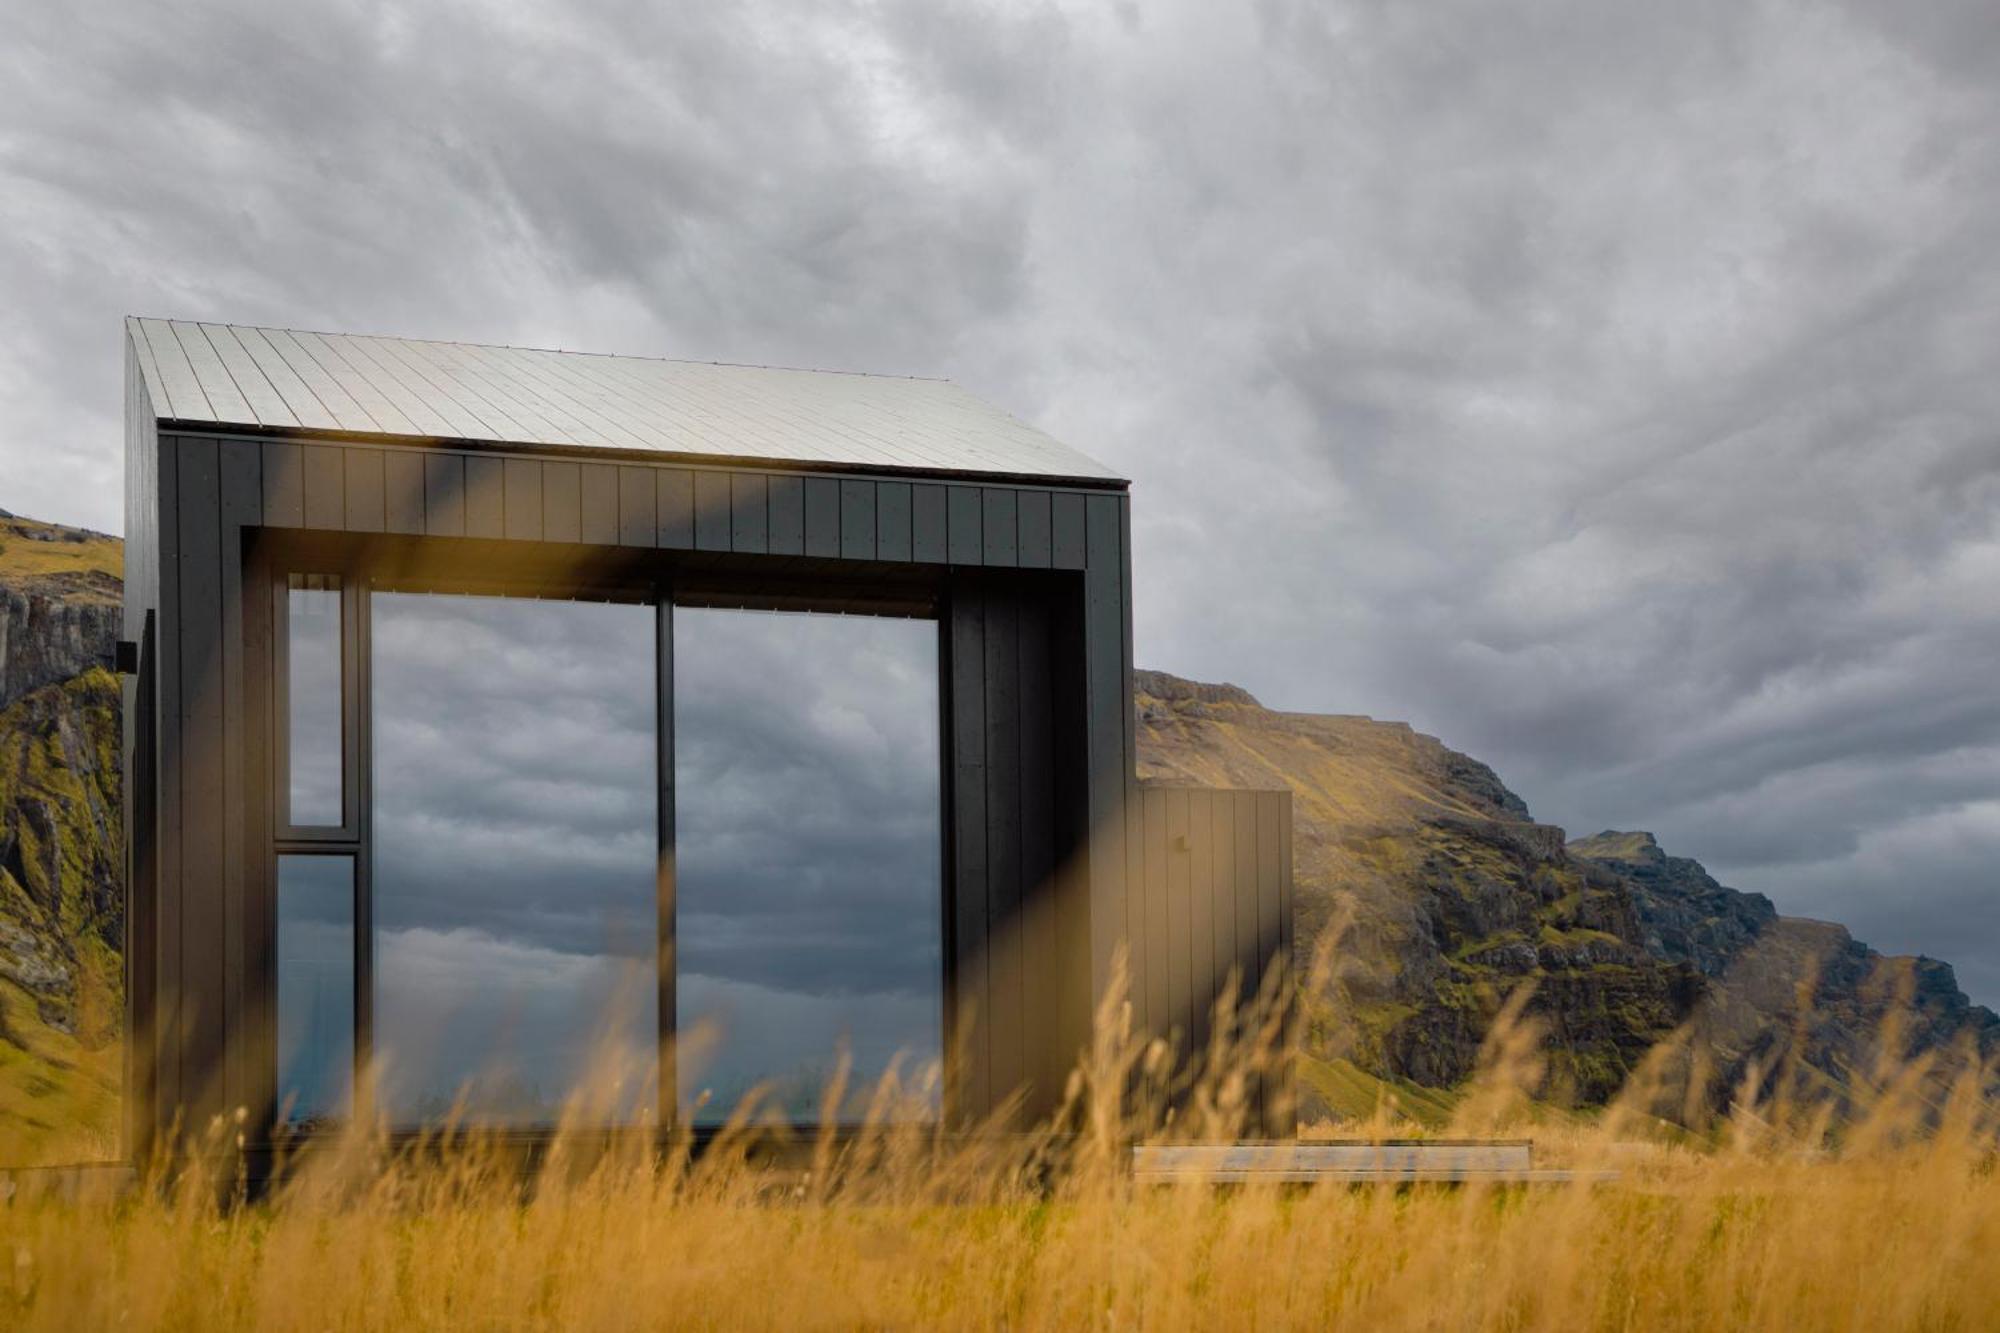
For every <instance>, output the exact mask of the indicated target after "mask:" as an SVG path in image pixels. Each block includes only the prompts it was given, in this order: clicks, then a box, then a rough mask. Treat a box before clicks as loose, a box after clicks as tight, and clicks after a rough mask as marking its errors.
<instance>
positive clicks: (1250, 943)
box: [1229, 791, 1264, 1000]
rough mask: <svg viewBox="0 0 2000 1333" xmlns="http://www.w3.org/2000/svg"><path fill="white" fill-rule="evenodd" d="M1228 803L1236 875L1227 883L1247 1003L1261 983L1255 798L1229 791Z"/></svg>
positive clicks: (1249, 793) (1262, 960)
mask: <svg viewBox="0 0 2000 1333" xmlns="http://www.w3.org/2000/svg"><path fill="white" fill-rule="evenodd" d="M1229 803H1230V805H1231V806H1232V807H1233V810H1234V815H1235V820H1234V822H1235V826H1236V827H1235V833H1234V837H1235V840H1236V874H1235V876H1234V878H1233V879H1232V880H1231V882H1230V897H1231V899H1232V900H1233V902H1234V904H1235V907H1236V957H1237V960H1238V961H1239V962H1240V963H1241V965H1242V967H1243V994H1244V997H1245V999H1246V1000H1249V999H1254V998H1255V997H1256V995H1257V988H1258V987H1259V986H1262V985H1263V984H1264V958H1263V953H1262V951H1261V950H1259V949H1258V947H1257V931H1258V923H1257V796H1256V793H1254V792H1247V791H1237V792H1231V793H1230V794H1229Z"/></svg>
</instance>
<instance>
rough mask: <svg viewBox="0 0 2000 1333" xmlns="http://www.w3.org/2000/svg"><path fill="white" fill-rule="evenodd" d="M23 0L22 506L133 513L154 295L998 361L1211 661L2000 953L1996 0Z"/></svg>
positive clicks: (2, 173) (17, 303) (1282, 694)
mask: <svg viewBox="0 0 2000 1333" xmlns="http://www.w3.org/2000/svg"><path fill="white" fill-rule="evenodd" d="M17 8H18V9H19V10H20V12H19V13H17V14H13V15H10V19H11V25H12V26H11V32H10V39H11V40H10V43H9V45H8V47H7V48H6V49H5V50H4V51H0V78H4V79H5V83H6V86H7V87H8V88H9V90H10V109H9V111H8V113H7V121H6V122H5V125H4V127H3V128H0V236H4V237H5V238H6V239H5V240H4V241H0V292H4V293H5V295H6V296H7V298H8V300H7V308H8V310H9V311H10V312H12V316H11V318H9V319H7V320H5V321H4V322H0V352H4V356H0V404H3V405H4V406H5V409H6V413H5V417H4V422H5V424H4V425H0V486H4V490H5V492H6V495H5V497H4V503H5V504H6V505H7V506H8V507H9V508H14V509H20V510H25V511H27V512H33V513H40V514H46V515H47V516H49V517H53V518H58V519H66V520H70V521H81V522H86V523H91V524H94V525H96V526H112V527H115V526H117V525H118V523H119V509H118V505H117V501H116V495H117V481H118V476H119V471H118V467H119V463H118V439H117V431H118V396H117V376H118V373H119V372H118V363H117V359H116V355H115V346H116V344H115V339H116V336H117V334H116V316H117V315H119V314H122V313H125V312H126V311H128V310H139V311H146V312H159V313H171V314H180V315H190V316H195V317H203V318H206V317H218V318H237V319H248V320H257V321H270V322H277V323H290V324H301V325H307V326H317V327H333V328H343V329H356V330H394V331H398V332H409V333H414V334H419V335H432V336H448V337H462V338H468V339H474V340H495V341H512V342H532V343H536V344H541V345H558V346H575V347H590V348H595V349H606V350H612V349H615V350H629V351H638V352H648V351H652V352H663V353H669V354H684V355H694V356H702V357H725V358H737V359H746V360H764V361H786V362H795V363H807V364H817V365H828V366H846V367H860V368H870V369H880V370H891V371H909V372H923V373H939V374H948V375H951V376H953V377H955V378H957V379H959V380H961V381H962V382H963V383H965V384H967V385H968V387H971V388H972V389H974V390H975V391H978V392H981V393H983V394H985V395H987V396H989V397H991V398H993V399H994V400H996V401H998V402H1000V403H1002V404H1003V405H1005V406H1007V407H1008V408H1010V409H1011V410H1013V411H1015V412H1017V413H1018V414H1020V415H1022V416H1024V417H1026V418H1029V419H1032V420H1034V421H1036V422H1037V423H1038V424H1041V425H1043V426H1045V427H1047V428H1048V429H1050V430H1051V431H1052V432H1053V433H1055V434H1057V435H1059V436H1061V437H1063V438H1065V439H1068V440H1070V441H1072V442H1073V443H1075V444H1077V445H1079V446H1081V447H1083V448H1084V449H1086V450H1087V451H1090V452H1093V453H1095V454H1097V455H1099V456H1100V457H1103V458H1104V459H1105V460H1106V461H1108V462H1110V463H1112V464H1114V465H1115V466H1118V467H1119V468H1121V469H1123V470H1124V471H1125V472H1126V473H1127V474H1128V475H1130V476H1132V477H1133V478H1134V480H1135V483H1136V488H1135V495H1134V503H1135V514H1136V532H1135V536H1134V555H1135V571H1136V575H1137V579H1138V598H1139V602H1138V610H1137V634H1138V641H1139V650H1140V655H1141V657H1142V658H1143V659H1144V660H1146V661H1148V662H1149V663H1154V664H1158V665H1161V666H1166V667H1170V668H1173V669H1175V670H1180V671H1184V672H1187V673H1189V674H1196V675H1203V676H1208V677H1226V678H1232V679H1236V680H1238V681H1240V682H1241V683H1243V684H1245V685H1248V686H1250V687H1251V688H1253V689H1255V690H1257V691H1258V692H1259V693H1260V694H1262V695H1264V696H1265V697H1266V698H1267V699H1268V700H1269V701H1271V702H1273V703H1277V704H1282V705H1285V706H1290V707H1300V708H1314V709H1332V710H1341V711H1365V712H1369V713H1373V714H1376V715H1380V716H1390V717H1404V718H1408V719H1410V720H1412V721H1413V722H1415V723H1417V724H1418V725H1419V726H1421V727H1423V728H1425V729H1426V730H1431V731H1435V732H1437V733H1439V734H1441V735H1443V736H1444V737H1445V738H1446V739H1447V740H1449V741H1450V742H1451V743H1453V744H1455V745H1458V746H1460V747H1461V748H1465V749H1468V750H1470V751H1472V752H1474V753H1476V754H1478V755H1480V756H1481V757H1482V758H1485V759H1487V760H1489V761H1491V762H1493V763H1495V764H1496V765H1497V766H1498V767H1499V768H1500V769H1501V771H1502V772H1503V774H1505V775H1506V776H1507V777H1508V778H1509V779H1510V780H1511V781H1512V782H1513V783H1514V785H1516V786H1517V787H1518V788H1520V789H1521V790H1522V792H1523V793H1524V794H1525V795H1526V796H1527V797H1528V798H1529V800H1530V801H1531V803H1532V804H1533V805H1534V807H1535V808H1536V810H1537V812H1538V813H1539V814H1541V815H1542V816H1543V817H1545V818H1549V819H1552V820H1557V821H1560V822H1564V823H1567V824H1569V825H1571V826H1572V827H1575V828H1579V829H1584V830H1593V829H1595V828H1597V827H1600V826H1604V825H1618V826H1628V827H1629V826H1646V827H1652V828H1653V829H1654V830H1655V831H1657V832H1658V833H1660V834H1661V836H1662V837H1663V838H1664V839H1666V840H1667V841H1668V843H1669V845H1670V847H1671V848H1672V849H1673V850H1675V851H1677V852H1681V853H1685V854H1689V855H1694V856H1697V857H1703V858H1705V859H1707V860H1709V861H1710V862H1711V864H1712V866H1713V868H1714V869H1715V870H1716V871H1717V872H1718V873H1719V874H1721V875H1722V876H1723V877H1724V878H1725V879H1727V880H1729V881H1730V882H1733V883H1737V884H1739V885H1740V886H1741V887H1745V888H1752V889H1763V890H1766V891H1769V892H1770V893H1772V895H1773V896H1774V897H1775V898H1776V899H1777V900H1778V902H1779V904H1780V906H1781V907H1782V908H1784V909H1785V910H1789V911H1796V912H1807V913H1815V914H1820V915H1827V916H1838V917H1842V918H1843V919H1846V920H1848V921H1850V922H1851V923H1852V924H1853V925H1854V926H1855V927H1856V928H1857V931H1858V932H1859V933H1861V934H1862V935H1863V936H1864V937H1871V938H1874V939H1876V941H1877V942H1878V943H1882V944H1885V945H1890V946H1893V947H1898V948H1916V949H1923V950H1926V951H1928V952H1931V953H1933V954H1937V955H1941V956H1944V957H1946V958H1949V959H1951V960H1953V961H1955V962H1957V963H1959V964H1960V965H1961V968H1962V970H1963V971H1964V974H1965V976H1966V978H1967V979H1968V981H1969V982H1972V983H1973V985H1974V988H1975V990H1977V991H1978V993H1979V994H1980V995H1981V997H1982V998H1985V999H1987V1000H1989V1001H1991V1000H2000V976H1996V969H2000V962H1996V960H2000V911H1995V910H1993V906H1994V901H1995V889H1996V887H2000V886H1996V885H1995V884H1994V882H1993V873H1992V870H1991V867H1992V865H1993V864H1994V862H1993V860H1992V858H1991V857H1990V856H1987V855H1986V849H1987V848H1988V846H1989V845H1988V844H1987V843H1986V842H1984V841H1982V840H1981V839H1982V837H1983V834H1977V833H1976V830H1979V829H1982V828H1983V827H1984V823H1983V821H1984V820H1985V818H1986V816H1985V814H1984V813H1983V811H1984V810H1985V806H1984V804H1983V802H1985V801H1987V800H1990V796H1991V792H1992V790H1993V786H1992V779H1993V777H1994V776H1995V774H1996V771H2000V718H1996V712H1995V704H1994V699H1995V692H1994V690H1993V688H1992V685H1991V683H1990V680H1989V679H1988V677H1989V676H1990V675H1991V672H1990V669H1989V668H1988V666H1987V664H1989V663H1991V662H1992V661H1994V660H1996V657H1995V650H1996V649H2000V616H1996V613H1995V610H1994V603H1993V598H1992V589H1993V587H1994V586H1995V580H1996V576H2000V523H1996V514H2000V377H1996V376H1994V375H1993V374H1992V370H1991V366H1990V362H1991V359H1992V349H1993V348H1994V347H1995V346H2000V254H1997V253H1996V251H1995V250H1994V247H1993V246H1992V243H1991V237H1992V235H1993V234H1994V233H1995V232H1996V230H2000V136H1996V135H1995V134H1994V132H1993V129H1992V127H1993V125H1995V124H1996V123H2000V80H1996V79H1995V78H1994V77H1993V73H1994V55H1995V52H1996V51H2000V20H1996V19H1995V17H1994V15H1993V13H1992V11H1991V7H1990V6H1987V5H1980V4H1976V3H1970V2H1968V3H1955V4H1943V5H1937V6H1926V7H1924V9H1923V11H1922V13H1916V12H1913V11H1911V10H1909V9H1908V8H1907V7H1902V6H1891V5H1886V4H1867V3H1849V4H1818V3H1789V2H1783V0H1781V2H1780V3H1774V4H1770V5H1762V6H1739V5H1724V4H1720V3H1703V4H1697V5H1695V6H1693V7H1689V6H1685V5H1684V6H1677V7H1671V8H1657V7H1656V8H1654V9H1651V10H1646V9H1636V8H1632V7H1613V8H1607V7H1604V6H1599V5H1593V4H1589V3H1585V2H1584V0H1570V2H1559V0H1549V2H1547V3H1529V4H1521V5H1511V6H1508V7H1506V8H1505V9H1504V10H1500V9H1494V8H1493V7H1491V6H1486V5H1480V4H1472V3H1446V4H1441V5H1426V6H1417V7H1412V6H1379V5H1372V4H1366V3H1358V2H1357V3H1347V4H1334V5H1304V4H1292V3H1286V2H1285V0H1265V2H1264V3H1261V4H1259V5H1257V6H1255V7H1228V6H1203V5H1194V4H1161V5H1146V6H1126V7H1122V8H1113V9H1110V10H1100V9H1094V8H1085V7H1081V6H1077V7H1073V8H1071V7H1063V6H1054V5H1051V6H1029V7H1022V8H1016V9H1006V10H1003V9H1001V8H999V7H992V8H988V7H984V6H978V5H970V6H958V7H953V8H951V9H949V10H945V9H940V8H939V7H937V6H931V5H919V4H915V3H908V4H901V3H888V4H878V5H863V4H858V3H857V4H850V5H834V6H818V7H811V8H807V7H798V8H796V9H792V8H788V7H784V6H780V5H777V4H771V3H753V4H751V5H748V6H731V7H727V8H723V9H707V10H696V11H692V12H684V11H683V10H681V9H674V10H664V9H658V8H656V7H648V6H643V5H638V4H626V5H619V6H612V7H594V8H591V9H585V8H584V7H581V6H579V7H576V8H575V9H574V10H566V9H565V8H563V7H561V6H558V5H555V4H553V3H549V4H525V5H519V6H511V7H503V6H498V5H492V6H487V5H480V4H472V3H467V4H458V5H447V6H428V7H423V8H421V9H419V8H416V7H410V8H408V9H405V8H403V7H400V6H397V5H394V4H390V3H374V4H357V5H353V6H348V7H344V8H334V7H321V8H319V9H316V10H314V11H312V12H310V13H303V12H302V13H298V14H293V13H290V12H287V13H286V14H284V15H283V16H282V18H279V17H276V16H272V15H269V14H268V13H267V9H266V8H265V7H256V6H251V5H248V4H236V5H232V4H224V3H208V4H196V5H187V6H176V7H158V6H139V5H131V6H126V7H120V9H119V11H118V12H116V13H112V12H110V11H106V10H103V9H102V8H99V9H96V10H93V11H91V16H90V17H89V18H86V19H78V18H75V17H73V7H63V6H58V5H56V4H54V3H50V2H49V0H31V2H30V3H29V4H27V5H26V6H24V7H17ZM1968 849H1970V850H1968Z"/></svg>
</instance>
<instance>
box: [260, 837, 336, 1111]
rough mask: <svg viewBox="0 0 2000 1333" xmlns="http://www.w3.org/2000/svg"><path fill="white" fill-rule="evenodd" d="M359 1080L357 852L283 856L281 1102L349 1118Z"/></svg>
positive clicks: (280, 1105)
mask: <svg viewBox="0 0 2000 1333" xmlns="http://www.w3.org/2000/svg"><path fill="white" fill-rule="evenodd" d="M353 1082H354V858H353V857H351V856H281V857H279V858H278V1108H279V1113H280V1115H281V1116H282V1117H283V1118H284V1120H285V1121H286V1122H287V1123H289V1124H293V1125H301V1126H310V1125H316V1124H322V1123H324V1122H327V1121H330V1120H339V1119H342V1118H344V1117H345V1116H346V1115H347V1114H348V1112H349V1109H350V1107H351V1106H352V1102H353Z"/></svg>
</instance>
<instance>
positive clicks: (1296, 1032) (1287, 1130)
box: [1269, 793, 1305, 1137]
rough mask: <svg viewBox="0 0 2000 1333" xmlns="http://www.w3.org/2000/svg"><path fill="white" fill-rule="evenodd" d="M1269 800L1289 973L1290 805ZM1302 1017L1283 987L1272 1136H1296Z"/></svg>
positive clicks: (1282, 947) (1285, 799)
mask: <svg viewBox="0 0 2000 1333" xmlns="http://www.w3.org/2000/svg"><path fill="white" fill-rule="evenodd" d="M1271 799H1272V800H1273V802H1274V804H1276V806H1277V810H1278V889H1279V894H1278V956H1279V957H1280V958H1282V959H1284V960H1285V966H1286V968H1287V969H1288V971H1289V970H1290V969H1295V968H1296V967H1297V966H1298V961H1297V958H1298V955H1297V953H1296V949H1297V940H1296V938H1295V937H1294V935H1293V929H1294V920H1293V912H1294V903H1293V897H1292V802H1291V799H1290V794H1289V793H1286V794H1283V795H1280V796H1278V797H1274V798H1271ZM1304 1018H1305V1015H1304V1013H1303V1012H1302V1011H1301V1008H1300V1004H1299V993H1298V991H1297V990H1296V988H1294V987H1291V986H1287V987H1286V990H1285V1036H1284V1063H1283V1064H1282V1065H1281V1066H1280V1067H1279V1069H1278V1070H1277V1071H1276V1073H1275V1076H1274V1082H1275V1083H1276V1084H1277V1098H1276V1105H1275V1106H1272V1107H1271V1108H1270V1111H1269V1115H1270V1118H1271V1120H1272V1125H1271V1133H1272V1134H1273V1135H1275V1136H1283V1137H1290V1136H1291V1135H1293V1134H1296V1133H1298V1052H1299V1045H1300V1040H1301V1038H1302V1035H1303V1034H1302V1033H1301V1031H1300V1026H1301V1024H1302V1023H1303V1022H1304Z"/></svg>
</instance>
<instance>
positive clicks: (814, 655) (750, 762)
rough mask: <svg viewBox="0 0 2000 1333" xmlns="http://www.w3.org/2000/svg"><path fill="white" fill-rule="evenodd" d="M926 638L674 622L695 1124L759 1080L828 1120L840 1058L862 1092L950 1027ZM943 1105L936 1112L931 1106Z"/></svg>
mask: <svg viewBox="0 0 2000 1333" xmlns="http://www.w3.org/2000/svg"><path fill="white" fill-rule="evenodd" d="M937 636H938V631H937V625H936V624H935V622H931V621H921V620H899V619H887V618H881V617H872V616H836V615H818V614H798V613H777V612H754V611H737V610H710V609H687V608H681V609H677V610H676V612H675V614H674V755H675V776H674V793H675V808H676V815H675V843H676V849H677V860H676V865H677V874H676V881H677V885H678V888H677V911H676V916H677V921H676V927H675V934H676V947H677V952H678V957H679V968H678V973H679V975H678V977H677V979H676V980H677V1013H678V1023H679V1026H680V1029H681V1031H682V1033H683V1034H684V1035H685V1034H688V1033H690V1032H691V1031H693V1030H695V1029H696V1028H698V1027H700V1026H702V1025H704V1024H705V1025H707V1026H708V1027H709V1028H710V1029H711V1030H712V1035H713V1036H714V1038H715V1041H714V1042H713V1043H712V1044H709V1043H697V1044H693V1045H689V1046H685V1047H684V1048H683V1050H682V1053H681V1057H680V1061H679V1064H680V1068H679V1071H678V1077H679V1080H680V1082H679V1092H680V1098H681V1101H682V1102H683V1103H684V1104H688V1103H693V1102H696V1101H698V1100H699V1098H700V1094H702V1093H703V1092H706V1093H707V1094H708V1098H707V1100H706V1102H705V1103H702V1104H701V1105H699V1106H698V1107H697V1108H696V1109H695V1112H694V1114H695V1118H696V1121H697V1123H703V1122H706V1123H713V1122H715V1121H718V1120H720V1119H722V1118H723V1117H725V1116H726V1115H727V1114H728V1113H729V1111H730V1110H732V1109H733V1108H734V1107H735V1105H736V1104H737V1102H738V1101H739V1100H740V1099H741V1097H742V1096H743V1095H744V1094H745V1093H746V1092H748V1091H749V1090H750V1089H751V1088H752V1087H754V1086H757V1085H759V1084H764V1085H768V1086H769V1088H770V1089H771V1091H772V1093H773V1095H774V1098H775V1101H776V1104H777V1105H778V1106H779V1107H780V1108H782V1109H783V1110H785V1111H788V1112H789V1113H791V1114H792V1115H793V1116H795V1117H799V1118H804V1119H810V1118H812V1117H813V1116H814V1115H816V1114H817V1112H818V1110H819V1103H820V1097H821V1092H822V1089H823V1087H824V1081H825V1079H826V1077H827V1075H828V1074H829V1073H830V1072H831V1070H832V1069H833V1067H834V1064H835V1060H836V1053H837V1051H838V1050H839V1049H840V1048H841V1046H843V1045H845V1046H846V1048H847V1049H848V1050H849V1052H850V1053H851V1056H852V1059H853V1075H852V1077H853V1078H854V1080H855V1082H856V1084H857V1085H858V1089H860V1090H858V1091H857V1094H856V1096H855V1098H854V1099H853V1100H851V1101H850V1104H849V1106H848V1107H847V1108H844V1112H843V1113H844V1114H846V1115H848V1116H852V1115H853V1114H854V1112H855V1110H856V1109H857V1108H858V1107H859V1105H860V1104H861V1101H862V1098H864V1097H865V1095H866V1092H865V1089H866V1088H867V1087H868V1085H870V1084H872V1082H873V1081H874V1080H875V1079H876V1078H877V1077H879V1075H880V1074H881V1073H882V1071H883V1070H884V1069H885V1068H886V1067H887V1066H888V1064H889V1062H890V1060H891V1059H892V1058H893V1057H895V1056H896V1055H897V1054H898V1053H901V1054H902V1055H903V1056H904V1057H905V1068H906V1070H907V1071H909V1072H910V1073H916V1072H917V1071H920V1070H922V1069H924V1068H925V1067H927V1066H929V1067H934V1066H935V1062H936V1061H937V1059H938V1056H939V1049H940V1029H941V1026H942V1017H941V1015H942V1006H943V999H942V991H943V962H942V943H941V937H942V926H941V923H940V910H941V909H940V901H941V900H940V884H939V878H940V873H941V869H940V867H941V851H940V843H939V839H940V837H941V827H942V825H941V818H942V811H941V801H940V762H941V761H940V751H939V735H938V725H939V724H938V680H937V673H938V637H937ZM933 1109H934V1106H933Z"/></svg>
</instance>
